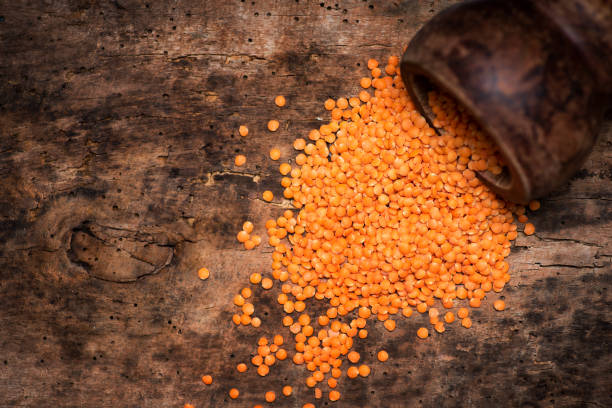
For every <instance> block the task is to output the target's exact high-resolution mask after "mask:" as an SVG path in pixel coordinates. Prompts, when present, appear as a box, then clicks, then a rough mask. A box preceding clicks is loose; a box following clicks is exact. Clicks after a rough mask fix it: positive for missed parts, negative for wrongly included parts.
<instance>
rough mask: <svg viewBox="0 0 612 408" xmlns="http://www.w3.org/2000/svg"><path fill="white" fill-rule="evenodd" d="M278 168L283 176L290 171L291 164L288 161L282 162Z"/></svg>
mask: <svg viewBox="0 0 612 408" xmlns="http://www.w3.org/2000/svg"><path fill="white" fill-rule="evenodd" d="M278 170H279V171H280V174H282V175H283V176H285V175H287V174H289V172H290V171H291V165H290V164H288V163H282V164H281V165H280V166H279V168H278Z"/></svg>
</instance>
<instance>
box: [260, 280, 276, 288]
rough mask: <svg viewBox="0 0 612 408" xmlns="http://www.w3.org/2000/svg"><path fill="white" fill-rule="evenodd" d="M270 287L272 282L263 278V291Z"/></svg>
mask: <svg viewBox="0 0 612 408" xmlns="http://www.w3.org/2000/svg"><path fill="white" fill-rule="evenodd" d="M272 285H274V282H272V279H270V278H263V279H262V280H261V287H262V288H264V289H270V288H272Z"/></svg>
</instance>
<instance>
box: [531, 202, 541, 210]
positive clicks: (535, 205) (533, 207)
mask: <svg viewBox="0 0 612 408" xmlns="http://www.w3.org/2000/svg"><path fill="white" fill-rule="evenodd" d="M529 209H530V210H531V211H537V210H539V209H540V202H539V201H537V200H533V201H530V202H529Z"/></svg>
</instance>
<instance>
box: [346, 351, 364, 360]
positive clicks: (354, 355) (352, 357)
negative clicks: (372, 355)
mask: <svg viewBox="0 0 612 408" xmlns="http://www.w3.org/2000/svg"><path fill="white" fill-rule="evenodd" d="M360 358H361V356H360V355H359V353H358V352H356V351H351V352H350V353H348V359H349V361H350V362H351V363H356V362H358V361H359V359H360Z"/></svg>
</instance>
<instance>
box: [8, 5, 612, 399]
mask: <svg viewBox="0 0 612 408" xmlns="http://www.w3.org/2000/svg"><path fill="white" fill-rule="evenodd" d="M450 3H452V1H448V0H445V1H416V0H412V1H402V2H399V1H385V2H374V1H371V0H370V1H365V0H364V1H361V0H352V1H339V0H337V1H336V2H324V3H323V2H321V3H319V2H308V1H305V0H295V1H293V0H291V1H289V0H285V1H273V0H255V1H245V0H242V1H240V0H226V1H206V0H204V1H202V0H201V1H191V0H183V1H171V2H161V1H149V2H146V1H137V0H114V1H104V2H94V1H87V0H55V1H31V2H25V1H23V2H15V3H9V2H4V4H2V6H1V7H0V55H1V59H0V132H1V135H2V137H1V138H0V171H1V174H2V179H1V182H0V209H1V210H0V242H1V243H2V244H1V246H0V248H1V252H0V330H1V334H0V406H2V407H17V406H24V407H25V406H27V407H179V406H182V404H183V403H185V402H192V403H194V404H195V405H196V407H198V408H199V407H216V406H226V405H227V406H241V407H250V406H253V405H254V404H255V403H262V402H263V393H264V391H266V390H268V389H275V390H277V393H278V391H280V387H281V386H282V385H284V384H286V383H292V384H293V385H294V386H295V393H294V396H292V397H290V398H285V397H282V398H279V400H278V401H277V406H290V407H301V406H302V404H303V403H304V402H307V401H313V399H312V391H311V390H307V389H306V387H305V385H304V378H305V377H306V373H305V369H304V368H303V367H297V366H294V365H293V364H291V363H289V362H288V361H286V362H285V363H283V364H280V365H278V366H274V368H273V371H272V374H271V375H269V376H268V377H266V378H265V379H260V378H258V377H257V375H256V374H255V372H254V370H252V369H251V370H250V371H249V372H247V373H246V374H244V375H241V376H239V375H238V373H237V372H236V371H235V370H234V367H235V365H236V364H237V363H238V362H240V361H245V360H247V359H248V358H250V357H249V353H251V352H253V351H254V349H255V341H256V339H257V338H258V337H259V336H260V335H262V334H267V335H270V334H273V333H277V332H280V331H281V327H280V325H279V323H278V321H279V319H280V316H281V314H280V310H279V307H278V305H277V304H276V303H275V297H276V294H277V293H278V292H277V291H278V288H275V289H273V290H272V291H269V292H266V293H261V291H258V292H257V296H258V297H259V299H258V300H257V313H259V315H260V316H261V317H262V319H263V321H264V324H263V325H262V327H261V328H260V329H259V330H255V329H253V328H244V327H239V328H236V327H234V326H233V324H232V323H231V322H230V317H231V314H232V313H233V311H234V308H233V306H232V305H231V298H232V296H233V294H234V293H236V292H237V291H238V290H239V289H240V288H242V287H243V286H245V285H247V282H248V275H249V274H250V273H251V272H253V271H259V272H264V271H268V270H269V265H270V250H269V247H268V246H267V245H262V246H261V247H260V248H259V249H258V250H256V251H249V252H247V251H245V250H243V249H241V247H240V245H238V244H237V243H236V241H235V234H236V232H237V231H238V230H239V229H240V226H241V224H242V222H243V221H245V220H246V219H250V220H253V221H254V222H255V228H256V230H257V231H259V232H260V233H263V232H264V229H263V222H264V221H265V220H266V219H268V218H269V217H271V216H274V215H278V214H279V213H280V212H281V211H282V208H281V207H284V204H283V203H281V202H280V201H277V204H273V205H270V204H266V203H264V202H263V201H262V200H261V199H260V197H261V192H262V191H263V190H265V189H270V190H272V191H273V192H274V193H275V195H276V196H280V194H281V187H280V186H279V184H278V182H279V175H278V172H277V165H278V163H275V162H272V161H271V160H269V159H268V158H267V157H266V153H267V152H268V150H269V149H270V148H271V147H273V146H277V147H279V148H280V149H281V151H282V153H283V155H285V156H287V155H289V154H290V153H291V152H292V149H291V142H292V141H293V139H294V138H295V137H297V136H298V135H302V136H303V135H305V133H306V132H307V131H308V130H309V129H310V128H312V127H313V126H317V127H318V126H319V124H320V120H321V119H320V118H326V117H327V116H326V115H327V113H326V112H325V111H324V109H323V107H322V103H323V101H324V100H325V99H326V98H328V97H334V98H337V97H340V96H348V95H354V94H355V93H356V92H357V90H358V80H359V78H361V76H363V75H365V74H366V72H367V70H366V67H365V62H366V61H367V59H368V58H370V57H376V58H387V57H388V56H389V55H390V54H399V53H400V52H401V48H402V46H403V45H404V44H406V43H407V42H408V40H409V39H410V38H411V37H412V35H414V33H415V32H416V31H417V30H418V28H419V27H421V26H422V25H423V24H424V23H425V22H426V21H427V20H428V19H429V18H430V17H431V16H432V15H433V14H435V13H436V12H438V11H439V10H441V9H443V8H445V7H447V6H448V5H449V4H450ZM277 94H283V95H285V96H286V97H287V102H288V103H287V107H286V108H284V109H279V108H277V107H275V106H274V105H273V97H274V96H275V95H277ZM270 118H277V119H279V120H280V121H281V128H280V131H278V132H276V133H270V132H267V131H266V130H265V125H266V122H267V121H268V119H270ZM240 124H247V125H248V126H249V128H250V131H251V132H250V135H249V137H248V138H241V137H239V136H238V134H237V127H238V126H239V125H240ZM611 146H612V126H611V122H610V121H609V120H608V122H607V123H606V125H605V126H604V129H603V131H602V134H601V137H600V138H599V142H598V144H597V146H596V148H595V150H594V152H593V153H592V154H591V156H590V157H589V159H588V161H587V162H586V164H585V165H584V166H583V168H582V170H581V171H580V172H579V173H578V174H577V175H576V176H575V177H574V178H573V179H572V181H571V182H570V183H569V184H568V185H566V186H565V187H563V188H562V189H561V190H559V191H558V192H556V193H555V194H553V195H552V196H550V197H548V198H547V199H545V200H543V204H542V209H541V210H540V211H539V212H538V213H537V214H536V215H534V216H533V217H532V220H533V222H534V224H535V225H536V227H537V232H536V234H535V235H534V236H531V237H525V236H522V235H521V236H520V237H519V238H518V239H517V241H516V245H515V247H514V248H513V250H512V254H511V255H510V257H509V262H510V264H511V265H512V266H511V271H512V280H511V284H510V286H509V287H508V288H507V290H504V292H503V293H502V294H501V295H503V297H504V298H505V300H506V303H507V305H508V309H507V310H506V311H505V312H503V313H499V312H494V311H493V310H492V307H491V302H492V299H495V298H497V295H495V296H490V297H489V299H488V301H487V302H485V303H484V305H483V307H482V308H481V309H480V310H477V311H475V312H474V314H473V316H474V319H473V320H474V326H473V328H472V329H471V330H466V329H463V328H461V327H460V326H458V325H454V326H452V327H450V328H449V329H447V331H446V333H444V334H443V335H434V336H431V337H430V338H429V339H428V340H427V341H418V340H417V338H416V336H415V331H416V328H417V327H418V326H419V325H420V324H422V323H423V322H424V321H425V319H424V317H422V316H412V317H411V318H410V319H399V322H398V330H396V331H395V332H393V333H388V332H386V331H385V330H384V329H383V328H382V325H381V324H373V323H372V324H370V326H371V327H370V336H369V337H368V338H367V339H366V340H365V341H359V342H356V343H357V345H356V349H357V351H359V352H361V353H362V355H363V358H364V360H365V361H367V362H369V363H371V365H372V374H371V375H370V376H369V377H368V378H367V379H358V380H348V379H344V380H343V381H341V385H340V386H339V390H340V391H341V392H342V394H343V398H342V399H341V400H340V401H339V402H338V403H335V404H332V403H329V402H323V401H327V400H326V399H324V400H321V401H319V402H318V404H317V406H327V405H329V406H338V407H360V406H364V407H366V406H367V407H416V406H424V407H468V406H473V407H519V406H521V407H548V406H550V407H553V406H554V407H569V406H571V407H574V406H576V407H578V406H585V407H605V406H612V394H611V389H612V380H611V375H610V367H611V366H612V358H611V356H610V341H611V337H612V335H611V330H610V321H611V313H610V304H611V299H610V295H609V289H610V284H611V281H612V271H611V257H612V239H611V235H612V203H611V201H612V167H611V165H612V161H611V159H612V147H611ZM237 153H242V154H245V155H246V156H247V158H248V161H247V165H246V166H245V167H244V168H241V169H240V170H238V169H236V168H235V167H234V166H233V164H232V163H233V158H234V156H235V155H236V154H237ZM201 266H206V267H208V268H209V269H210V270H211V278H210V279H208V280H207V281H200V280H199V279H198V277H197V274H196V271H197V269H198V268H199V267H201ZM286 338H288V336H286ZM381 347H384V348H385V349H387V350H388V351H389V353H390V355H391V358H390V360H389V361H388V362H387V363H385V364H382V363H378V362H376V359H375V352H376V351H377V350H378V349H380V348H381ZM205 373H211V374H213V375H214V377H215V382H214V383H213V385H212V386H209V387H206V386H204V385H203V384H202V383H201V381H200V379H199V378H200V376H201V375H202V374H205ZM231 386H238V387H239V389H240V391H241V397H240V398H239V399H238V400H237V401H234V402H228V401H227V400H228V398H227V391H228V389H229V388H230V387H231Z"/></svg>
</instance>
